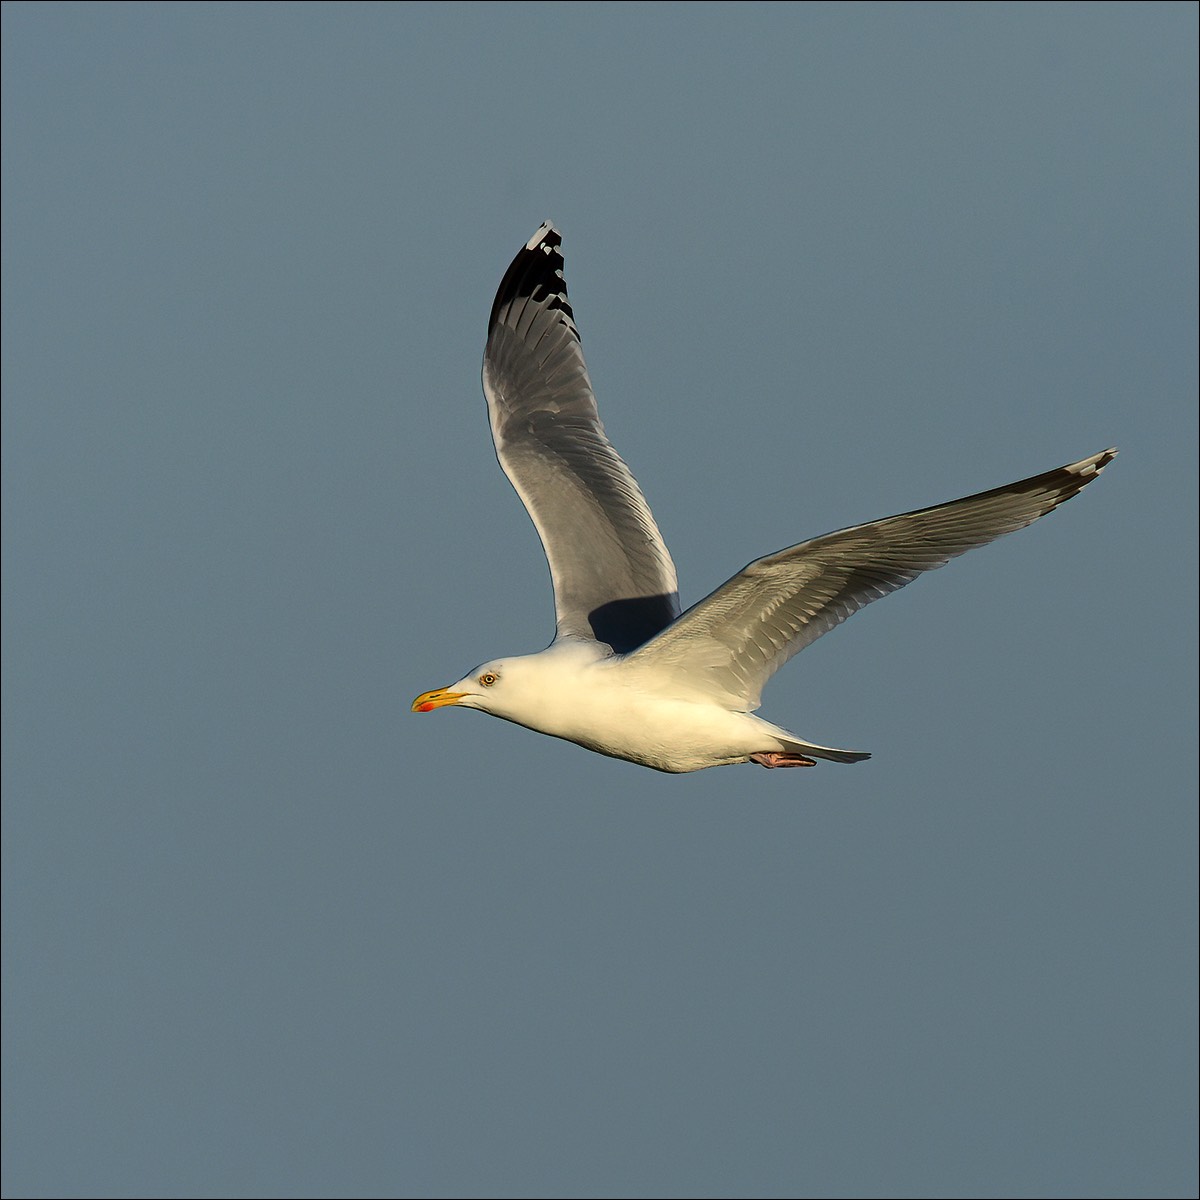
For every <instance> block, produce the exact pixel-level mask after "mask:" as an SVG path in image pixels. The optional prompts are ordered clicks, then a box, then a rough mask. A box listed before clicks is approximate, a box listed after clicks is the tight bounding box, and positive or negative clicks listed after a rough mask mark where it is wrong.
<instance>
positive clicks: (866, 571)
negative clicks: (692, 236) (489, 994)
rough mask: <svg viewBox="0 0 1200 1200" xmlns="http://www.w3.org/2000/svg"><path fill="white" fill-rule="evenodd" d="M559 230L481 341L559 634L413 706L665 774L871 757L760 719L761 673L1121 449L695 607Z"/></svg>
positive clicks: (750, 575)
mask: <svg viewBox="0 0 1200 1200" xmlns="http://www.w3.org/2000/svg"><path fill="white" fill-rule="evenodd" d="M561 245H562V237H561V235H560V234H559V232H558V230H557V229H555V228H554V226H553V225H551V224H550V223H549V222H547V223H546V224H544V225H543V226H542V227H541V228H540V229H539V230H538V231H537V232H536V233H535V234H534V235H533V237H531V238H530V239H529V241H528V242H527V243H526V244H525V246H524V247H523V248H522V249H521V251H520V252H519V253H518V254H517V256H516V258H514V259H513V261H512V265H511V266H510V267H509V268H508V270H507V272H506V273H505V275H504V278H503V280H502V281H501V283H500V289H499V291H498V292H497V293H496V300H495V303H494V304H493V305H492V312H491V318H490V320H489V322H488V340H487V347H486V349H485V350H484V355H483V390H484V394H485V395H486V397H487V403H488V412H489V414H490V416H491V423H492V439H493V441H494V442H495V446H496V456H497V458H498V459H499V460H500V465H501V467H503V468H504V472H505V474H506V475H507V476H508V478H509V481H510V482H511V483H512V485H513V487H514V488H515V489H516V491H517V494H518V495H519V496H520V497H521V500H522V501H523V503H524V505H525V507H526V509H527V510H528V512H529V515H530V517H531V518H532V519H533V523H534V525H535V526H536V528H537V531H538V535H539V537H540V538H541V540H542V547H543V549H544V550H545V552H546V558H547V560H548V561H549V564H550V575H551V578H552V580H553V584H554V608H555V614H556V618H557V629H556V632H555V636H554V641H553V642H552V643H551V644H550V646H549V647H547V648H546V649H545V650H542V651H540V652H539V653H537V654H528V655H521V656H517V657H511V658H497V659H492V660H491V661H490V662H486V663H484V664H482V665H481V666H478V667H476V668H475V669H474V670H473V671H471V672H469V673H468V674H467V675H466V676H465V677H464V678H462V679H460V680H459V681H458V682H457V683H453V684H451V685H450V686H449V687H444V688H436V689H435V690H433V691H431V692H423V693H422V694H421V695H420V696H418V697H417V698H416V699H415V700H414V701H413V704H412V708H413V711H414V712H430V711H431V710H433V709H435V708H443V707H447V706H450V705H456V706H458V707H460V708H477V709H480V710H481V711H483V712H486V713H491V714H492V715H493V716H496V717H503V718H504V719H505V720H507V721H515V722H516V723H517V724H518V725H524V726H526V727H527V728H529V729H533V730H536V731H537V732H539V733H547V734H550V735H551V736H552V737H559V738H565V739H566V740H567V741H570V742H576V743H577V744H578V745H580V746H584V747H586V748H587V749H588V750H595V751H598V752H599V753H600V754H607V755H611V756H612V757H613V758H623V759H627V760H628V761H630V762H634V763H640V764H641V765H642V766H646V767H653V768H655V769H657V770H659V771H672V772H682V771H698V770H700V769H702V768H703V767H717V766H722V765H725V764H728V763H744V762H755V763H759V764H760V765H761V766H764V767H811V766H815V765H816V763H815V760H816V759H819V758H820V759H826V760H829V761H831V762H839V763H851V762H859V761H861V760H862V759H864V758H869V757H870V755H868V754H865V753H863V752H862V751H857V750H836V749H833V748H832V747H829V746H817V745H814V744H813V743H812V742H807V741H805V740H804V739H803V738H799V737H797V736H796V735H795V734H794V733H789V732H788V731H787V730H786V729H781V728H780V727H779V726H778V725H772V724H770V723H769V722H767V721H764V720H762V719H761V718H760V717H756V716H754V715H753V710H754V709H756V708H758V706H759V698H760V695H761V692H762V688H763V685H764V684H765V683H766V682H767V680H768V679H769V678H770V677H771V676H772V675H773V674H774V673H775V671H777V670H778V669H779V668H780V667H781V666H782V665H783V664H784V663H785V662H787V660H788V659H789V658H791V657H792V655H793V654H796V653H798V652H799V651H801V650H803V649H804V648H805V646H808V645H811V644H812V643H813V642H814V641H816V639H817V638H819V637H820V636H821V635H822V634H823V633H827V632H828V631H829V630H830V629H832V628H833V627H834V626H835V625H839V624H840V623H841V622H842V621H844V620H845V619H846V618H847V617H849V616H850V615H851V614H852V613H856V612H858V610H859V609H860V608H862V607H863V606H864V605H867V604H870V603H871V601H872V600H878V599H879V598H880V597H881V596H886V595H887V594H888V593H889V592H894V591H896V590H897V589H898V588H902V587H903V586H904V585H905V584H906V583H911V582H912V580H914V579H915V578H916V577H917V576H918V575H920V574H921V573H922V572H923V571H930V570H933V568H935V567H940V566H942V565H943V564H945V563H946V562H948V561H949V560H950V559H951V558H954V557H955V556H956V555H959V554H964V553H965V552H966V551H968V550H972V549H974V548H975V547H976V546H983V545H985V544H986V543H988V542H990V541H993V540H994V539H995V538H998V537H1000V536H1001V535H1002V534H1005V533H1012V532H1013V530H1015V529H1021V528H1023V527H1024V526H1026V525H1028V524H1030V523H1031V522H1033V521H1036V520H1037V519H1038V517H1041V516H1045V514H1046V513H1048V512H1050V511H1051V509H1054V508H1056V507H1057V506H1058V505H1060V504H1061V503H1062V502H1063V501H1064V500H1069V499H1070V498H1071V497H1072V496H1074V495H1075V494H1076V492H1078V491H1080V490H1081V489H1082V488H1084V487H1085V486H1086V485H1087V484H1089V483H1091V481H1092V480H1093V479H1095V478H1096V476H1097V475H1098V474H1099V473H1100V472H1101V471H1102V470H1103V469H1104V467H1105V466H1107V465H1108V463H1110V462H1111V461H1112V459H1113V456H1114V455H1115V454H1116V451H1115V450H1105V451H1103V452H1102V453H1100V454H1093V455H1092V456H1091V457H1090V458H1084V459H1080V461H1079V462H1075V463H1069V464H1068V465H1067V466H1065V467H1059V468H1058V469H1057V470H1054V471H1047V472H1046V473H1045V474H1044V475H1035V476H1033V477H1032V478H1031V479H1023V480H1021V481H1020V482H1019V483H1011V484H1009V485H1008V486H1007V487H1000V488H994V489H993V490H992V491H990V492H980V493H979V494H978V495H976V496H967V497H966V498H965V499H962V500H953V501H951V502H950V503H949V504H939V505H936V506H934V507H933V508H923V509H918V510H917V511H915V512H909V513H902V514H901V515H900V516H896V517H887V518H885V519H884V520H882V521H872V522H870V523H869V524H866V525H854V526H852V527H850V528H849V529H840V530H838V531H837V532H836V533H827V534H825V535H824V536H823V537H818V538H813V539H812V540H810V541H807V542H801V543H800V544H799V545H798V546H791V547H789V548H788V549H786V550H780V551H779V552H778V553H776V554H769V555H767V556H766V557H765V558H760V559H757V560H755V561H754V562H752V563H750V564H749V566H747V567H745V568H744V569H743V570H741V571H739V572H738V573H737V574H736V575H735V576H734V577H733V578H732V579H730V580H728V581H727V582H726V583H723V584H722V585H721V586H720V587H719V588H717V590H716V591H715V592H713V593H712V594H711V595H709V596H706V597H705V598H704V599H703V600H701V601H700V602H699V603H698V604H695V605H693V606H692V607H691V608H689V609H688V610H687V612H685V613H683V615H682V616H681V615H680V611H679V590H678V584H677V582H676V578H675V566H674V564H673V563H672V562H671V556H670V554H669V553H668V552H667V547H666V545H665V544H664V543H663V539H662V535H661V534H660V533H659V532H658V527H657V526H656V525H655V523H654V518H653V516H651V513H650V509H649V506H648V505H647V504H646V500H645V498H644V497H643V495H642V491H641V489H640V488H639V487H638V485H637V481H636V480H635V479H634V478H633V476H632V475H631V474H630V472H629V468H628V467H626V465H625V464H624V462H622V461H621V459H620V457H619V456H618V455H617V452H616V451H615V450H614V449H613V448H612V445H611V444H610V443H609V441H608V438H607V437H606V436H605V433H604V426H603V425H601V423H600V417H599V414H598V413H597V410H596V398H595V396H594V395H593V394H592V385H591V381H590V379H589V378H588V372H587V367H586V366H585V365H584V361H583V350H582V348H581V346H580V342H579V331H578V329H577V328H576V327H575V316H574V313H573V312H572V310H571V305H570V303H569V302H568V300H567V288H566V284H565V283H564V281H563V257H562V252H561V250H560V246H561Z"/></svg>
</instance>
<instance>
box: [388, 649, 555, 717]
mask: <svg viewBox="0 0 1200 1200" xmlns="http://www.w3.org/2000/svg"><path fill="white" fill-rule="evenodd" d="M537 657H539V656H538V655H528V656H525V657H520V658H497V659H493V660H492V661H491V662H486V663H482V664H481V665H480V666H478V667H476V668H475V669H474V670H473V671H471V672H469V673H468V674H467V675H465V676H464V677H463V678H462V679H460V680H459V681H458V682H457V683H452V684H450V686H449V687H443V688H434V689H433V691H431V692H422V693H421V694H420V695H419V696H418V697H417V698H416V699H415V700H414V701H413V702H412V711H413V712H422V713H425V712H432V711H433V710H434V709H435V708H448V707H450V706H451V705H453V706H455V707H457V708H477V709H479V710H480V711H481V712H486V713H491V714H492V715H493V716H496V717H506V718H508V719H509V720H514V719H515V720H520V719H521V715H522V714H525V713H528V712H530V711H531V710H536V708H537V707H538V706H539V702H540V701H541V700H542V699H544V696H545V693H546V688H547V684H548V681H547V680H546V678H545V674H544V672H542V671H539V670H538V669H537V668H536V667H532V666H531V663H532V661H533V660H534V659H536V658H537Z"/></svg>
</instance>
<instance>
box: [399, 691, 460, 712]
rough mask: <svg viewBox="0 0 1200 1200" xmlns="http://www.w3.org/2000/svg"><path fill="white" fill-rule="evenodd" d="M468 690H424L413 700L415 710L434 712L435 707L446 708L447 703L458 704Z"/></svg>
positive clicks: (413, 709)
mask: <svg viewBox="0 0 1200 1200" xmlns="http://www.w3.org/2000/svg"><path fill="white" fill-rule="evenodd" d="M465 695H466V692H451V691H449V690H448V689H446V688H434V689H433V691H432V692H422V693H421V694H420V695H419V696H418V697H417V698H416V699H415V700H414V701H413V702H412V711H413V712H433V710H434V709H435V708H444V707H445V706H446V705H447V704H457V703H458V702H459V701H460V700H461V699H462V698H463V697H464V696H465Z"/></svg>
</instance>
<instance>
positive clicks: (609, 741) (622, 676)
mask: <svg viewBox="0 0 1200 1200" xmlns="http://www.w3.org/2000/svg"><path fill="white" fill-rule="evenodd" d="M451 704H453V705H457V706H458V707H460V708H477V709H480V710H481V711H483V712H486V713H490V714H491V715H492V716H493V717H501V718H503V719H504V720H506V721H513V722H515V723H516V724H517V725H524V726H525V727H526V728H527V729H533V730H536V731H537V732H538V733H545V734H549V735H550V736H551V737H557V738H563V739H564V740H565V741H568V742H575V743H576V745H579V746H583V747H584V748H585V749H587V750H594V751H596V752H597V753H598V754H607V755H609V756H610V757H612V758H623V759H627V760H629V761H630V762H635V763H638V764H639V765H641V766H644V767H653V768H654V769H655V770H658V771H669V772H673V773H678V772H685V771H699V770H700V769H701V768H703V767H718V766H724V765H727V764H730V763H740V762H748V761H750V760H751V759H752V757H753V756H754V755H756V754H757V755H760V756H763V757H764V758H765V757H766V756H767V755H769V754H771V753H776V754H780V755H792V756H794V757H795V758H796V759H797V761H795V762H792V763H788V764H784V763H782V762H780V763H777V764H775V765H780V766H782V765H791V766H811V765H813V764H812V761H811V759H810V758H809V756H808V755H806V754H805V753H804V751H809V752H811V753H814V754H821V755H822V756H824V755H830V756H833V755H836V756H837V760H838V761H857V759H859V758H863V757H866V756H865V755H863V754H856V753H855V752H853V751H841V750H833V749H831V748H828V747H818V746H813V745H810V744H809V743H807V742H802V741H800V740H799V739H797V738H795V737H794V736H793V735H791V734H789V733H788V732H787V731H786V730H783V729H779V728H778V727H777V726H775V725H772V724H770V722H768V721H764V720H762V718H761V717H756V716H755V715H754V714H753V713H749V712H740V711H737V710H735V709H729V708H726V707H724V706H723V705H719V704H713V703H712V702H711V701H706V700H704V699H703V698H702V697H689V696H688V695H687V694H686V693H682V692H676V691H673V690H672V689H671V687H670V686H669V684H667V682H666V681H665V680H655V679H654V677H653V675H648V674H647V672H645V671H642V670H640V669H639V664H638V663H637V662H636V661H632V659H631V657H630V656H625V655H613V654H611V653H606V652H605V651H604V650H603V649H601V648H600V647H599V646H598V645H597V644H596V643H588V642H584V641H575V640H565V641H559V642H555V643H554V644H553V645H551V646H549V647H548V648H547V649H545V650H542V651H541V652H540V653H537V654H526V655H520V656H516V657H512V658H502V659H495V660H493V661H492V662H487V663H483V664H481V665H480V666H478V667H476V668H475V670H474V671H472V672H471V673H470V674H469V675H467V676H465V677H464V678H462V679H460V680H459V681H458V683H454V684H451V685H450V686H449V687H447V688H438V689H436V690H434V691H432V692H424V693H423V694H422V695H420V696H418V697H417V699H416V700H415V701H414V702H413V708H414V710H415V711H417V712H428V711H431V710H432V709H434V708H441V707H443V706H445V705H451ZM764 765H767V764H765V763H764Z"/></svg>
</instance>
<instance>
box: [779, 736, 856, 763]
mask: <svg viewBox="0 0 1200 1200" xmlns="http://www.w3.org/2000/svg"><path fill="white" fill-rule="evenodd" d="M776 736H777V737H779V744H780V746H781V747H782V748H783V750H784V751H785V752H786V753H788V754H801V755H804V756H805V757H810V758H824V759H827V760H828V761H829V762H836V763H856V762H862V761H863V759H864V758H870V757H871V756H870V754H868V753H867V752H866V751H865V750H835V749H834V748H833V747H832V746H814V745H813V744H812V742H802V741H801V740H800V739H799V738H798V737H793V736H792V735H791V734H790V733H789V734H787V735H786V736H780V735H778V734H777V735H776Z"/></svg>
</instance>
